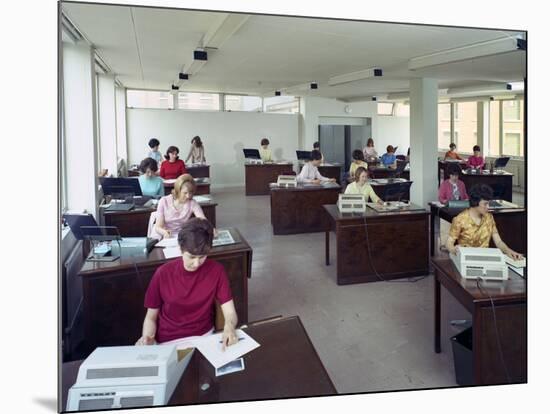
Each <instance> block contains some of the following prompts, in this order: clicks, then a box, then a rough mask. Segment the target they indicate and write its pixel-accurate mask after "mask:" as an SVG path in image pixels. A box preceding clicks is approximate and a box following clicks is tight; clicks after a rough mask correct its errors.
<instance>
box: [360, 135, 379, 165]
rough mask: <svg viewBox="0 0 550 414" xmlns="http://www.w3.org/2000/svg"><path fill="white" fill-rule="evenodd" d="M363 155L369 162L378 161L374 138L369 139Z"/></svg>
mask: <svg viewBox="0 0 550 414" xmlns="http://www.w3.org/2000/svg"><path fill="white" fill-rule="evenodd" d="M363 157H364V158H365V161H367V162H376V161H378V153H377V152H376V150H375V149H374V140H373V139H372V138H369V139H368V140H367V146H366V147H365V148H363Z"/></svg>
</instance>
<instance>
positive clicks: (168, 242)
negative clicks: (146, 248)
mask: <svg viewBox="0 0 550 414" xmlns="http://www.w3.org/2000/svg"><path fill="white" fill-rule="evenodd" d="M156 247H178V238H177V237H170V238H164V239H162V240H161V241H159V242H158V243H157V244H156Z"/></svg>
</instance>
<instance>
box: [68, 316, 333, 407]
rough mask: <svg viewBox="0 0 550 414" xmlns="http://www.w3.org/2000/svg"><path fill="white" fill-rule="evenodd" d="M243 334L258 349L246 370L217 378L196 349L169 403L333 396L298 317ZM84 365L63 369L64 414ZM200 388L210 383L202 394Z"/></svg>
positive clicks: (250, 356) (251, 354)
mask: <svg viewBox="0 0 550 414" xmlns="http://www.w3.org/2000/svg"><path fill="white" fill-rule="evenodd" d="M244 331H246V332H247V333H248V334H249V335H250V336H251V337H252V338H254V339H255V340H256V341H257V342H258V343H259V344H260V345H261V346H260V347H259V348H256V349H255V350H253V351H252V352H249V353H248V354H246V355H245V356H244V357H243V358H244V366H245V369H244V371H240V372H236V373H232V374H228V375H224V376H221V377H216V375H215V372H214V367H212V365H211V364H210V363H209V362H208V361H207V360H206V359H205V358H204V357H203V356H202V354H201V353H200V352H198V351H197V350H195V352H194V353H193V356H192V357H191V361H190V362H189V365H188V366H187V368H186V370H185V371H184V373H183V375H182V377H181V379H180V381H179V383H178V385H177V386H176V389H175V390H174V393H173V394H172V398H170V401H169V403H168V405H186V404H200V403H214V402H227V401H250V400H268V399H274V398H298V397H311V396H321V395H335V394H337V391H336V388H335V387H334V384H333V383H332V381H331V379H330V377H329V375H328V373H327V371H326V369H325V367H324V366H323V363H322V361H321V359H320V358H319V355H318V354H317V351H316V350H315V348H314V346H313V344H312V343H311V340H310V339H309V336H308V334H307V332H306V330H305V329H304V326H303V325H302V322H301V321H300V318H299V317H298V316H293V317H290V318H284V319H278V320H275V321H271V322H264V323H261V322H260V323H258V324H250V326H249V327H248V328H245V329H244ZM82 362H83V361H82V360H80V361H73V362H68V363H65V364H63V365H62V368H61V382H62V386H61V400H60V401H61V403H62V407H61V408H62V409H63V410H64V409H65V408H66V407H67V394H68V391H69V388H70V387H71V386H72V385H73V384H74V383H75V381H76V377H77V375H78V368H79V367H80V365H81V364H82ZM204 384H208V385H209V387H208V389H207V390H205V391H203V390H202V386H203V385H204Z"/></svg>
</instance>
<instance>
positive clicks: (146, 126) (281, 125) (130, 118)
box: [126, 108, 299, 188]
mask: <svg viewBox="0 0 550 414" xmlns="http://www.w3.org/2000/svg"><path fill="white" fill-rule="evenodd" d="M126 118H127V136H128V165H132V164H138V163H139V162H141V160H142V159H143V158H144V157H146V156H147V153H148V151H149V147H148V146H147V142H148V141H149V139H150V138H152V137H155V138H157V139H158V140H159V141H160V151H161V152H163V153H164V152H165V151H166V148H168V147H169V146H170V145H175V146H177V147H178V148H179V150H180V158H183V159H184V160H185V158H186V157H187V154H188V152H189V148H190V146H191V139H192V138H193V137H194V136H195V135H198V136H200V137H201V140H202V141H203V143H204V145H205V156H206V161H207V163H208V164H210V166H211V167H210V177H211V179H212V188H219V187H226V186H244V167H243V164H244V157H243V152H242V149H243V148H259V147H260V140H261V139H262V138H263V137H267V138H268V139H269V141H270V142H271V145H270V148H271V151H272V153H273V158H274V159H275V160H278V159H286V160H294V159H295V158H296V152H295V151H296V149H298V148H299V144H298V132H299V115H298V114H269V113H258V112H209V111H208V112H207V111H183V110H181V111H180V110H161V109H130V108H128V109H126Z"/></svg>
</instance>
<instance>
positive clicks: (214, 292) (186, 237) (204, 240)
mask: <svg viewBox="0 0 550 414" xmlns="http://www.w3.org/2000/svg"><path fill="white" fill-rule="evenodd" d="M212 239H213V229H212V225H211V224H210V223H209V222H208V221H206V220H201V219H198V218H193V219H191V220H189V221H188V222H186V223H185V224H184V225H183V226H182V228H181V230H180V232H179V233H178V244H179V247H180V250H181V257H180V258H177V259H174V260H171V261H169V262H168V263H165V264H163V265H162V266H160V267H159V268H158V269H157V270H156V272H155V274H154V275H153V278H152V279H151V282H150V283H149V287H148V288H147V292H146V293H145V301H144V305H145V307H146V308H147V313H146V315H145V320H144V321H143V330H142V335H141V337H140V338H139V339H138V341H137V342H136V345H152V344H154V343H165V342H169V341H173V340H177V339H181V338H185V337H189V336H199V335H208V334H210V333H212V332H213V331H214V318H215V301H218V303H219V304H220V305H221V309H222V313H223V317H224V319H225V324H224V328H223V334H222V343H223V345H222V346H224V347H225V346H229V345H233V344H235V343H237V334H236V332H235V327H236V326H237V312H236V311H235V305H234V303H233V297H232V295H231V288H230V286H229V280H228V278H227V274H226V272H225V269H224V267H223V266H222V265H221V264H220V263H218V262H215V261H213V260H209V259H208V258H207V255H208V252H209V251H210V249H211V248H212Z"/></svg>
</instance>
